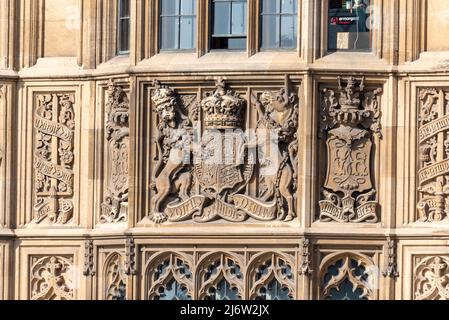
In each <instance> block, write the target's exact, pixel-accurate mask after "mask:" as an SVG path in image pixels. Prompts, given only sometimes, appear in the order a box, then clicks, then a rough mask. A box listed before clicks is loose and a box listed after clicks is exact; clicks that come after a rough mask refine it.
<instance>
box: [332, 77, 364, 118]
mask: <svg viewBox="0 0 449 320" xmlns="http://www.w3.org/2000/svg"><path fill="white" fill-rule="evenodd" d="M344 82H346V86H344ZM364 82H365V78H362V79H360V80H357V79H356V78H355V77H348V78H345V79H342V78H341V77H338V93H339V100H338V103H339V106H340V108H339V109H338V110H334V112H332V113H331V116H333V117H335V119H336V120H337V122H339V123H342V124H345V125H357V124H359V123H361V122H362V121H364V119H365V118H367V117H369V112H367V111H366V110H364V108H361V95H362V94H363V92H364V90H365V85H364Z"/></svg>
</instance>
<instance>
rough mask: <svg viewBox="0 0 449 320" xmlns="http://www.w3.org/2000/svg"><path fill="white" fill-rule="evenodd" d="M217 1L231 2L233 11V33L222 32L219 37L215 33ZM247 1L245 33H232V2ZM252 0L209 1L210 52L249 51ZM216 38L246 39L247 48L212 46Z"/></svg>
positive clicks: (208, 36) (208, 35) (230, 22)
mask: <svg viewBox="0 0 449 320" xmlns="http://www.w3.org/2000/svg"><path fill="white" fill-rule="evenodd" d="M217 2H223V3H230V4H231V11H230V14H229V24H230V25H229V28H230V31H231V34H221V35H220V37H217V36H216V35H214V23H215V20H214V13H215V12H214V9H215V3H217ZM233 2H234V3H246V12H245V15H244V17H245V25H246V26H245V34H232V3H233ZM250 2H251V0H249V1H248V0H210V1H208V4H209V32H208V34H207V38H208V49H209V52H210V51H234V52H235V51H240V52H244V51H248V49H249V43H248V39H249V34H250V32H249V31H250V27H249V23H250V21H249V19H248V17H249V12H250ZM214 38H227V39H245V48H236V49H230V48H228V49H221V48H212V42H213V41H212V40H213V39H214Z"/></svg>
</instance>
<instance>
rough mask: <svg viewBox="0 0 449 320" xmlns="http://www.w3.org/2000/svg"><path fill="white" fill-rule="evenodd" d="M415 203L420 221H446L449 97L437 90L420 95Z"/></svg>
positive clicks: (448, 198) (448, 180) (448, 162)
mask: <svg viewBox="0 0 449 320" xmlns="http://www.w3.org/2000/svg"><path fill="white" fill-rule="evenodd" d="M418 122H419V131H418V140H419V141H418V142H419V172H418V192H419V196H420V198H421V200H420V201H419V203H418V218H419V221H420V222H439V221H443V220H446V221H447V220H448V213H449V197H448V195H449V94H448V93H445V92H443V91H442V90H437V89H425V90H422V91H421V93H420V110H419V119H418Z"/></svg>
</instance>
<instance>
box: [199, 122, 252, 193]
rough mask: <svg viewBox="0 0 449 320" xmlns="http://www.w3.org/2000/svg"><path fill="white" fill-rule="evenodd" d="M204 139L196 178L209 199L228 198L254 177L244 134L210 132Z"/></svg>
mask: <svg viewBox="0 0 449 320" xmlns="http://www.w3.org/2000/svg"><path fill="white" fill-rule="evenodd" d="M203 140H204V141H205V143H203V148H202V152H201V154H200V157H199V159H197V161H196V164H195V171H194V172H195V176H196V178H197V179H198V182H199V184H200V186H201V188H202V190H203V192H204V193H205V194H206V195H207V196H208V198H209V199H216V198H220V199H226V198H227V197H228V195H233V194H236V193H237V192H239V191H240V190H241V189H242V188H243V187H245V186H246V185H247V184H248V182H249V180H250V179H251V177H252V175H253V171H254V164H251V163H253V161H250V160H249V159H248V157H247V155H248V152H247V150H246V147H245V145H246V142H245V138H244V135H243V132H242V131H240V130H238V131H233V130H228V131H218V130H217V131H215V130H210V131H207V132H205V134H204V136H203Z"/></svg>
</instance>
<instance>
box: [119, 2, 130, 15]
mask: <svg viewBox="0 0 449 320" xmlns="http://www.w3.org/2000/svg"><path fill="white" fill-rule="evenodd" d="M120 17H129V0H120Z"/></svg>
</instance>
